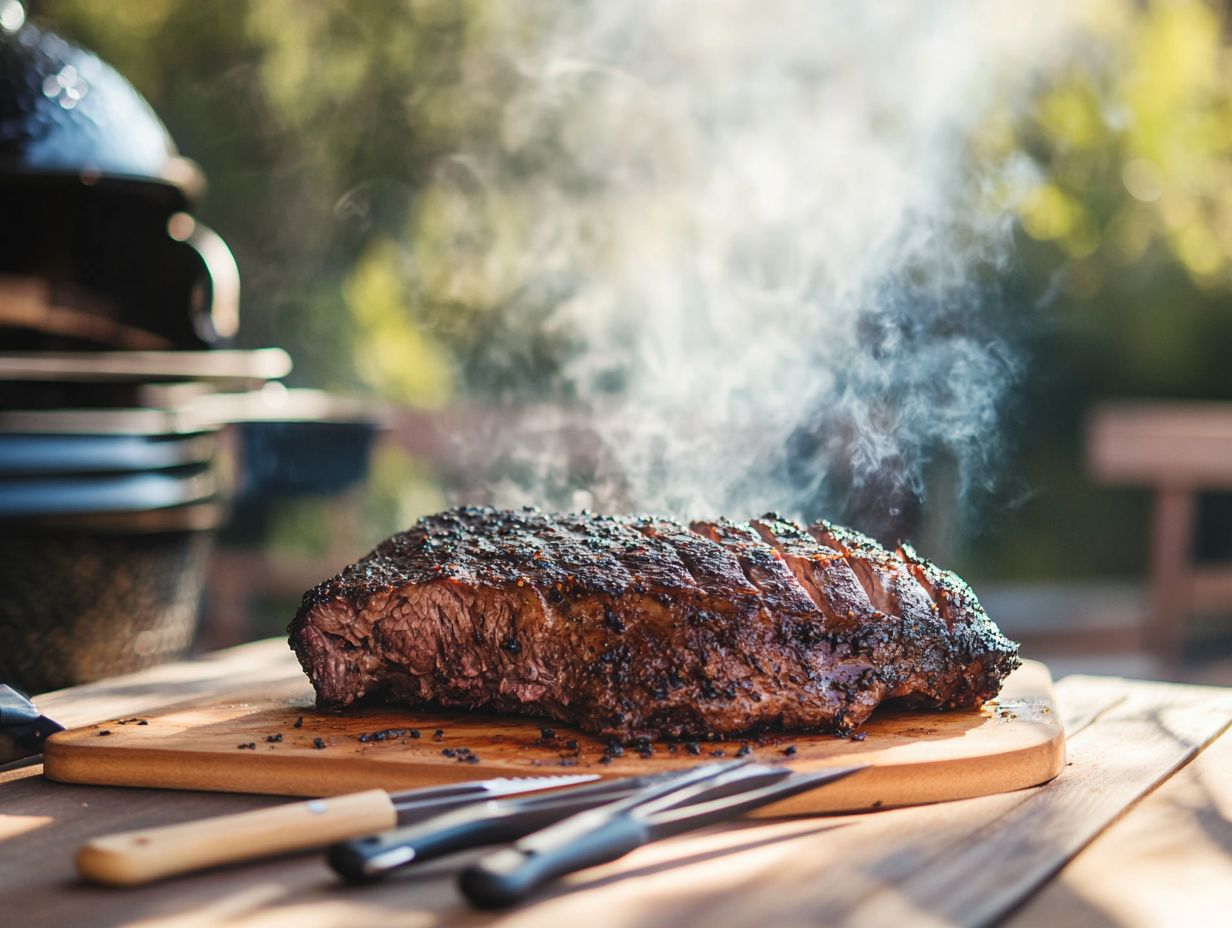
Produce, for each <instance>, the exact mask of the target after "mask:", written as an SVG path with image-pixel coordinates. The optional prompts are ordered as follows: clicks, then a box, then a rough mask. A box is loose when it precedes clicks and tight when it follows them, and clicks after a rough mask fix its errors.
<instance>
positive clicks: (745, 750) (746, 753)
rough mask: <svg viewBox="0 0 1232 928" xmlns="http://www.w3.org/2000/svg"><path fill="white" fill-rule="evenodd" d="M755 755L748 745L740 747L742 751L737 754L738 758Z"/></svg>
mask: <svg viewBox="0 0 1232 928" xmlns="http://www.w3.org/2000/svg"><path fill="white" fill-rule="evenodd" d="M752 753H753V749H752V748H751V747H749V746H748V745H747V744H742V745H740V750H739V751H737V752H736V756H737V757H748V756H749V755H750V754H752Z"/></svg>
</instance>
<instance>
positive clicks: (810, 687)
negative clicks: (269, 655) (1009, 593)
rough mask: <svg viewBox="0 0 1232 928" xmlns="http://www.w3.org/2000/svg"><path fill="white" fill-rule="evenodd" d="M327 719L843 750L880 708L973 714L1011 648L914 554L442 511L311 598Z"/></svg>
mask: <svg viewBox="0 0 1232 928" xmlns="http://www.w3.org/2000/svg"><path fill="white" fill-rule="evenodd" d="M290 635H291V646H292V647H293V648H294V649H295V652H296V654H298V656H299V659H300V662H301V663H302V664H303V666H304V669H305V671H307V673H308V676H309V678H310V679H311V680H312V683H313V685H314V686H315V687H316V691H317V696H318V699H319V701H320V703H321V704H322V705H326V706H347V705H350V704H352V703H354V702H356V701H358V700H361V699H363V700H372V699H376V700H384V701H389V702H397V703H405V704H410V705H415V706H465V707H471V708H476V709H485V710H490V711H496V712H513V713H520V714H529V715H538V716H548V717H550V718H554V719H559V720H561V721H564V722H569V723H572V724H575V725H577V726H578V727H579V728H582V729H584V730H586V731H589V732H592V733H595V734H602V735H605V736H608V737H615V738H620V739H624V740H628V739H632V738H638V737H673V738H683V737H691V738H697V737H706V736H710V735H733V734H737V733H743V732H750V731H756V730H761V729H775V728H781V729H788V730H811V731H835V732H840V733H841V732H848V731H850V730H852V729H853V728H854V727H856V726H857V725H859V724H861V723H862V722H863V721H864V720H865V719H867V718H868V716H869V714H870V713H871V712H872V711H873V709H874V708H876V706H877V705H878V704H880V703H881V702H883V701H885V700H887V699H897V700H901V701H903V702H905V703H906V704H909V705H916V706H935V707H958V706H977V705H979V704H980V703H981V702H982V701H984V700H985V699H988V698H990V697H992V696H994V695H995V694H996V693H997V691H998V689H999V687H1000V685H1001V681H1002V680H1003V679H1004V678H1005V676H1006V674H1008V673H1009V672H1010V671H1011V670H1012V669H1013V668H1014V667H1016V666H1017V664H1018V660H1017V657H1016V654H1017V650H1018V649H1017V646H1016V645H1015V644H1013V643H1012V642H1010V641H1009V640H1007V639H1006V638H1005V637H1004V636H1003V635H1002V634H1001V632H1000V631H999V630H998V629H997V627H996V626H995V625H994V624H993V623H992V622H991V621H990V620H989V619H988V617H987V615H986V614H985V613H984V611H983V609H982V608H981V607H980V605H979V603H978V601H977V600H976V598H975V596H974V595H973V594H972V592H971V590H970V589H969V588H968V587H967V586H966V584H964V583H963V582H962V581H961V580H959V579H958V578H957V577H956V576H954V575H953V574H952V573H948V572H946V571H943V570H941V569H939V568H938V567H936V566H935V565H933V564H931V563H930V562H928V561H926V560H924V559H923V558H921V557H919V556H918V555H917V554H916V553H915V552H914V551H912V550H911V549H910V548H909V547H906V546H904V547H902V548H900V549H899V550H897V551H888V550H886V549H885V548H882V547H881V546H880V545H878V544H877V543H876V542H874V541H872V540H871V539H869V538H866V537H864V536H863V535H860V534H859V533H857V532H853V531H850V530H848V529H843V528H840V527H838V526H834V525H831V524H829V523H826V522H820V523H817V524H814V525H810V526H807V527H806V526H802V525H798V524H796V523H794V522H792V521H790V520H787V519H783V518H779V517H777V516H774V515H767V516H765V517H763V518H761V519H754V520H753V521H751V522H748V523H735V522H729V521H726V520H717V521H712V522H695V523H693V524H692V525H690V526H685V525H682V524H679V523H676V522H673V521H670V520H667V519H655V518H648V517H642V518H634V517H613V516H596V515H589V514H586V513H582V514H580V515H575V514H546V513H541V512H538V511H536V510H532V509H524V510H519V511H504V510H495V509H486V508H460V509H453V510H450V511H447V512H443V513H440V514H439V515H435V516H430V517H427V518H425V519H422V520H420V522H419V523H418V524H417V525H416V526H415V527H414V528H412V529H411V530H410V531H407V532H404V533H401V534H398V535H395V536H394V537H392V538H390V539H389V540H388V541H386V542H384V543H383V544H382V545H380V546H379V547H378V548H377V549H376V550H375V551H373V552H372V553H371V554H369V555H367V556H366V557H364V558H363V559H362V560H361V561H359V562H358V563H356V564H353V565H351V566H350V567H348V568H346V569H345V570H344V571H343V572H342V573H341V574H339V575H338V576H336V577H334V578H333V579H331V580H327V581H326V582H324V583H322V584H321V585H320V586H318V587H316V588H315V589H312V590H310V591H309V592H308V593H307V594H305V596H304V602H303V605H302V606H301V608H300V610H299V613H298V614H297V615H296V617H295V620H294V621H293V622H292V624H291V628H290Z"/></svg>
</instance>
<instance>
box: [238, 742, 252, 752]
mask: <svg viewBox="0 0 1232 928" xmlns="http://www.w3.org/2000/svg"><path fill="white" fill-rule="evenodd" d="M235 749H236V750H237V751H255V750H256V749H257V743H256V742H255V741H246V742H245V743H244V744H237V745H236V746H235Z"/></svg>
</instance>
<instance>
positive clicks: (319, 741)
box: [312, 737, 325, 751]
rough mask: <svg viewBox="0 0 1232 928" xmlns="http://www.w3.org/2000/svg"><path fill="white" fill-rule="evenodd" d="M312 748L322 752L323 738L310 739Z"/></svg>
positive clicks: (323, 746) (323, 747)
mask: <svg viewBox="0 0 1232 928" xmlns="http://www.w3.org/2000/svg"><path fill="white" fill-rule="evenodd" d="M312 746H313V747H314V748H316V749H317V750H318V751H322V750H324V749H325V740H324V739H323V738H320V737H317V738H313V739H312Z"/></svg>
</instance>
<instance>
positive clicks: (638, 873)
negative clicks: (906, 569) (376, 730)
mask: <svg viewBox="0 0 1232 928" xmlns="http://www.w3.org/2000/svg"><path fill="white" fill-rule="evenodd" d="M269 647H270V646H269V644H268V643H266V644H260V643H258V644H255V645H245V646H242V647H239V648H233V649H231V650H228V651H222V652H219V653H217V654H215V655H212V656H210V657H207V658H204V659H202V660H199V661H192V662H186V663H182V664H173V665H168V666H166V667H161V668H156V669H154V670H150V671H146V672H143V673H140V674H134V675H132V676H129V677H123V678H117V679H114V680H110V681H106V682H103V683H98V684H92V685H89V686H82V687H76V688H74V689H71V690H64V691H61V692H58V693H53V694H48V695H47V696H45V697H43V698H41V699H40V700H39V704H40V706H41V707H42V708H43V710H44V711H45V712H47V713H48V714H49V715H51V716H52V717H54V718H57V719H59V720H60V721H62V722H64V723H65V724H67V725H78V724H86V723H91V722H97V721H102V720H105V719H111V718H116V717H122V716H131V715H136V714H139V713H143V712H151V711H153V710H155V709H159V708H163V707H166V706H169V705H173V704H175V703H178V702H183V701H186V700H189V699H199V698H201V697H202V696H208V694H210V693H211V692H212V691H213V690H215V689H216V688H217V687H218V686H219V685H220V683H221V681H224V680H227V679H231V680H234V679H235V678H236V676H237V675H252V676H254V677H259V676H260V674H261V672H262V665H263V663H267V658H266V657H265V655H268V654H269V653H270V652H269ZM1057 697H1058V700H1059V701H1060V704H1061V709H1062V711H1063V713H1064V714H1065V717H1066V726H1067V730H1068V732H1069V736H1070V741H1069V759H1068V764H1067V767H1066V769H1065V772H1064V773H1063V774H1062V775H1061V776H1060V777H1059V778H1058V779H1057V780H1055V781H1054V782H1053V783H1051V784H1049V785H1047V786H1043V787H1038V788H1035V789H1030V790H1023V791H1020V792H1016V793H1010V794H1005V795H1000V796H989V797H984V798H980V799H970V800H964V801H961V802H954V803H945V804H941V805H934V806H926V807H919V808H911V809H896V810H889V811H882V812H875V813H868V814H861V815H834V816H824V817H816V818H809V819H794V820H778V821H759V822H746V823H737V824H734V825H731V826H728V827H723V828H717V829H711V830H709V831H706V832H702V833H697V834H693V835H687V836H684V837H681V838H677V839H674V840H672V841H667V842H663V843H660V844H657V845H651V846H649V847H646V848H643V849H641V850H639V851H637V852H635V853H633V854H631V855H629V856H628V857H626V858H624V859H623V860H621V861H619V862H617V863H614V864H610V865H607V866H604V867H601V868H596V869H593V870H589V871H586V872H584V873H581V874H577V875H575V876H574V877H573V878H572V879H570V880H568V881H566V882H565V883H563V884H561V885H560V886H558V887H557V888H556V889H555V890H554V891H553V892H552V893H550V894H548V895H545V896H544V897H542V898H540V899H539V900H538V901H537V902H535V903H533V904H530V905H527V906H524V907H522V908H519V909H515V910H513V911H511V912H507V913H503V914H490V913H479V912H475V911H472V910H471V909H469V908H467V906H466V905H465V903H464V902H463V901H462V899H461V898H460V897H459V895H458V894H457V892H456V891H455V889H454V887H453V882H452V875H453V873H454V871H455V870H456V869H457V867H458V866H459V863H460V862H462V861H465V860H469V859H471V856H473V855H468V856H466V857H463V858H450V859H446V860H441V861H437V862H434V863H432V864H429V865H426V866H425V867H424V868H423V869H422V870H420V871H416V872H412V873H410V874H408V875H406V876H404V877H401V878H399V879H396V880H392V881H390V882H387V883H385V884H382V885H379V886H376V887H369V888H361V889H356V888H350V887H344V886H341V885H340V884H338V883H337V882H336V881H335V879H334V878H333V876H332V873H331V871H329V870H328V869H327V868H326V867H325V865H324V864H323V863H322V862H321V860H320V858H319V857H316V856H304V857H295V858H285V859H282V860H275V861H268V862H265V863H260V864H256V865H250V866H244V867H239V868H234V869H229V870H220V871H216V872H212V873H207V874H201V875H197V876H192V877H184V878H181V879H177V880H172V881H169V882H165V883H162V884H159V885H155V886H149V887H144V888H140V889H131V890H116V889H104V888H99V887H94V886H90V885H87V884H84V883H82V882H80V881H78V880H77V878H76V876H75V874H74V871H73V867H72V862H71V861H72V854H73V851H74V849H75V848H76V847H77V845H78V844H80V843H81V842H82V841H83V840H85V839H87V838H90V837H93V836H95V835H100V834H104V833H107V832H111V831H117V830H126V829H131V828H138V827H143V826H150V825H159V824H165V823H169V822H175V821H183V820H187V819H192V818H197V817H201V816H206V815H216V814H222V813H225V812H234V811H241V810H245V809H254V808H259V807H262V806H267V805H272V804H274V803H277V802H279V801H281V800H278V799H275V798H272V797H268V796H240V795H227V794H208V793H187V792H171V791H162V790H138V789H121V788H110V787H89V786H68V785H63V784H56V783H51V782H47V781H45V780H44V779H43V778H42V777H41V776H40V775H39V774H40V768H39V767H30V768H26V769H23V770H17V771H10V772H8V773H3V774H0V925H3V926H10V925H11V926H14V928H16V926H42V925H57V926H59V925H64V926H78V925H80V926H92V928H93V926H110V925H133V926H140V928H154V926H163V925H176V926H190V928H199V926H200V928H204V926H214V925H229V926H242V928H270V926H295V928H319V926H338V928H344V926H345V928H350V926H359V925H388V926H432V925H442V924H463V925H486V924H500V925H502V926H528V928H529V926H535V928H540V926H554V925H561V926H570V928H575V926H578V925H585V926H586V928H601V926H664V928H667V926H677V925H694V924H695V925H705V926H707V928H721V926H729V925H730V926H737V925H740V926H743V925H754V926H776V928H777V926H792V925H823V924H824V925H878V926H880V925H904V926H906V925H926V926H934V925H991V924H1005V925H1011V926H1015V928H1024V926H1037V925H1038V926H1047V928H1065V926H1069V925H1075V926H1077V925H1082V926H1090V925H1143V926H1152V928H1155V926H1167V925H1186V926H1189V925H1217V924H1224V925H1226V924H1232V734H1227V733H1226V732H1227V730H1228V726H1229V723H1230V722H1232V690H1226V689H1217V688H1210V687H1192V686H1178V685H1173V684H1163V683H1146V682H1136V681H1128V680H1122V679H1116V678H1107V677H1068V678H1066V679H1064V680H1062V681H1060V682H1059V684H1058V686H1057Z"/></svg>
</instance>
